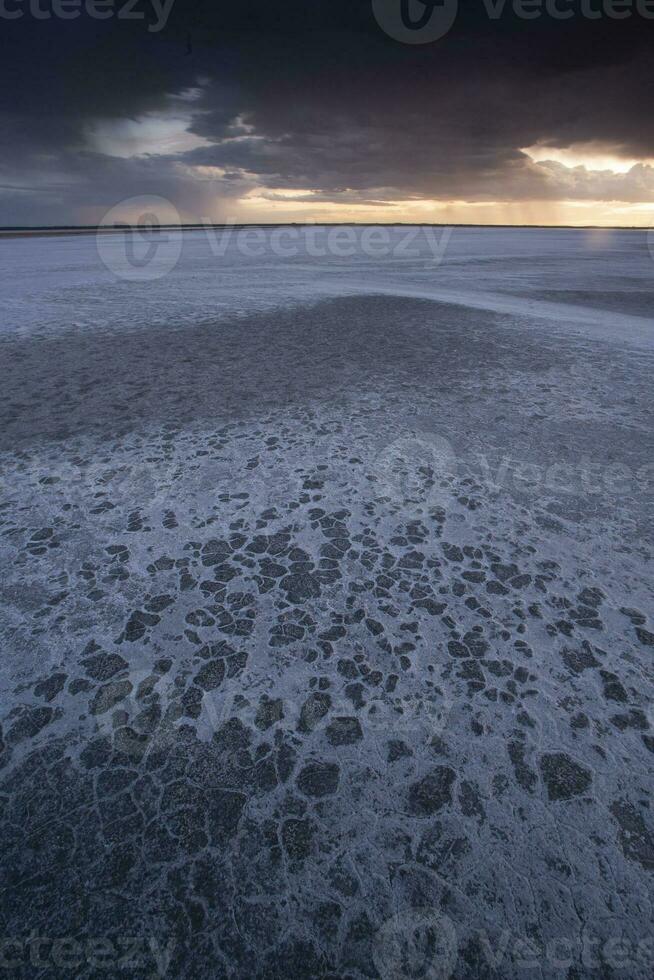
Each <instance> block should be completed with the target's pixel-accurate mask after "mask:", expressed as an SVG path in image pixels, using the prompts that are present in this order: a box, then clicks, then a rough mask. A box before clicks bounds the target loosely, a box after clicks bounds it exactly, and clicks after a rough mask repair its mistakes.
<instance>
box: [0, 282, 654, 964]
mask: <svg viewBox="0 0 654 980" xmlns="http://www.w3.org/2000/svg"><path fill="white" fill-rule="evenodd" d="M537 326H538V327H539V328H540V329H537V328H536V327H534V325H533V324H531V325H530V324H527V325H525V324H519V323H516V322H514V321H513V320H511V318H509V317H506V316H500V315H494V314H484V313H480V312H479V311H466V310H464V309H462V308H454V307H449V306H447V305H443V304H438V303H430V302H423V301H418V300H399V299H398V300H396V299H389V298H381V297H374V296H373V297H367V298H356V299H338V300H332V301H328V302H324V303H320V304H316V305H315V306H313V307H307V308H304V309H296V310H286V311H280V312H279V313H277V314H275V315H274V316H273V315H267V316H260V317H251V318H249V319H242V320H240V321H236V322H233V323H220V324H212V323H206V324H199V325H197V326H195V327H186V328H184V329H183V330H177V329H174V328H169V329H167V330H163V329H154V328H152V329H145V328H144V329H143V330H140V331H136V330H127V329H125V330H122V331H121V329H120V328H119V327H118V326H117V327H116V328H115V329H113V330H104V331H98V332H97V333H96V334H95V335H93V334H90V333H89V332H88V331H87V332H86V333H84V334H82V333H81V332H75V331H74V330H71V331H70V332H66V333H62V334H58V335H52V334H46V333H44V334H42V335H40V336H31V337H30V336H27V337H26V336H22V337H13V338H5V339H4V340H3V341H2V345H3V352H2V353H3V357H5V358H7V359H8V360H7V363H9V362H11V363H12V364H13V366H14V371H13V373H12V375H11V376H10V377H9V378H8V379H6V381H5V383H4V385H3V395H2V404H1V412H2V437H1V438H2V471H3V481H2V496H1V501H0V530H1V535H2V536H1V539H0V542H1V543H0V549H1V550H0V557H1V561H2V584H1V590H2V600H3V611H2V634H1V635H2V653H3V656H2V674H3V701H2V719H1V720H2V727H1V729H0V732H1V736H0V801H1V806H0V826H1V834H2V880H1V885H2V912H1V916H2V919H1V926H2V928H1V930H0V934H1V935H2V936H4V937H12V938H16V937H17V938H18V940H19V941H20V942H25V941H27V940H28V939H29V937H33V936H35V935H38V936H40V937H45V938H46V940H47V941H46V942H44V944H43V945H42V946H40V947H39V950H40V954H39V955H40V956H41V959H38V958H37V959H36V960H35V961H34V962H31V961H30V960H29V957H28V956H27V954H25V955H24V957H23V960H21V962H22V963H23V966H22V967H21V968H20V969H19V970H18V972H20V971H21V969H22V971H23V972H24V974H25V975H28V974H29V975H43V976H50V975H52V971H53V969H55V967H54V966H53V960H52V955H53V953H52V942H51V941H52V940H54V939H61V938H62V937H73V938H74V939H75V941H76V942H78V943H80V944H81V948H82V949H86V948H87V947H86V946H84V943H88V942H89V941H91V940H96V939H97V938H98V937H102V940H103V942H104V943H105V961H104V967H103V968H100V967H99V966H98V965H97V962H96V961H95V960H93V961H91V960H90V959H89V958H88V956H87V958H86V959H82V961H81V963H80V964H79V965H78V966H76V967H75V969H74V970H72V971H71V970H70V969H69V970H68V975H71V974H72V975H78V976H87V975H88V976H96V975H103V976H106V975H107V972H108V971H109V972H110V973H111V972H113V974H116V975H118V974H120V975H126V971H127V973H128V974H129V975H130V976H141V975H143V976H153V975H157V974H159V975H161V974H163V973H166V975H167V976H174V977H193V978H197V977H212V978H213V977H221V976H225V977H231V976H234V977H248V978H249V977H280V978H282V977H284V978H286V977H294V978H295V977H298V978H299V977H327V976H330V977H334V978H336V977H339V978H341V977H343V978H345V977H351V978H363V977H377V976H384V977H386V976H388V977H391V976H402V975H419V974H411V972H410V969H409V966H405V967H402V969H401V968H400V965H398V964H399V963H400V960H398V958H397V957H398V956H400V954H399V953H398V954H397V956H395V957H394V956H393V955H390V956H389V946H388V943H387V942H386V941H385V940H384V939H383V937H384V936H386V937H387V936H388V930H389V928H390V929H391V932H392V930H393V929H396V931H399V933H400V934H401V933H402V929H403V928H404V930H405V931H406V932H407V933H410V931H411V929H412V927H413V923H414V919H416V918H417V917H418V916H420V915H423V914H424V912H425V910H429V911H430V914H432V915H436V916H444V917H446V919H447V921H448V922H450V923H452V925H453V927H454V929H455V932H456V945H457V950H458V954H457V956H456V957H455V960H454V961H453V962H452V963H451V970H452V973H453V976H455V977H457V978H476V977H513V976H516V977H518V976H523V975H524V976H527V975H528V976H534V975H538V976H550V975H552V976H565V977H568V978H569V980H578V978H582V977H587V976H588V977H590V976H606V977H614V976H623V977H624V976H629V977H630V978H634V977H635V978H641V977H642V978H645V977H650V976H651V975H652V955H653V954H652V947H651V945H650V946H647V944H646V943H645V944H644V943H643V940H647V939H648V938H649V937H650V934H651V921H652V917H651V912H652V908H651V899H652V893H651V886H652V874H653V872H654V839H653V830H652V828H653V823H654V821H653V816H652V811H651V799H650V789H651V775H652V766H653V756H652V753H653V752H654V731H653V729H652V723H653V721H654V719H653V717H652V714H651V712H650V711H649V704H650V702H651V694H652V654H653V649H654V648H653V644H654V625H653V622H652V613H653V610H652V601H651V592H650V590H649V587H648V584H647V583H648V575H649V574H650V569H649V567H648V566H649V562H650V557H651V552H650V544H649V542H650V541H651V526H650V525H649V523H648V517H649V514H650V513H651V512H650V505H651V497H649V498H648V493H651V491H650V490H649V488H648V486H647V485H646V483H645V484H644V483H643V481H642V479H641V483H640V484H639V485H638V486H635V485H634V486H631V487H630V488H629V489H628V490H625V488H624V486H623V485H621V484H618V485H615V484H612V483H611V481H607V480H606V479H604V474H605V468H606V465H607V464H608V462H613V463H615V462H618V463H623V464H626V465H628V466H629V467H630V471H631V472H632V473H635V472H636V471H639V469H640V468H642V467H643V466H647V464H648V463H649V462H650V461H651V448H652V446H651V436H650V433H651V422H652V419H651V400H650V395H649V391H650V384H651V357H650V356H649V355H646V354H642V353H630V352H629V351H628V350H623V349H620V348H619V347H618V346H617V345H612V344H609V343H606V342H598V343H593V344H591V343H590V342H588V341H584V340H581V339H578V338H577V339H575V338H565V337H562V336H558V337H557V336H552V335H551V334H550V333H548V331H546V330H545V329H543V328H542V324H539V325H537ZM441 439H446V440H448V442H449V444H450V445H451V446H452V449H453V452H454V456H455V459H454V461H452V460H451V459H450V460H449V461H448V465H447V466H446V467H444V469H443V471H442V472H440V471H439V465H438V460H439V457H438V456H437V455H435V454H434V452H433V451H432V450H433V446H434V445H436V444H439V445H440V443H438V440H441ZM648 439H649V440H650V441H649V442H648ZM434 440H436V442H435V441H434ZM482 455H483V456H484V457H485V459H486V460H487V463H488V466H486V465H485V464H484V465H481V464H480V463H479V461H480V459H481V458H482ZM505 456H508V457H510V458H511V459H512V460H520V461H522V462H523V463H525V462H528V463H537V464H539V465H542V464H552V463H567V464H571V465H572V466H576V465H578V464H579V461H580V460H581V459H583V458H584V457H587V458H588V460H589V461H590V464H589V465H592V466H595V467H596V468H595V469H594V470H592V472H593V474H594V475H593V476H592V478H591V480H590V483H589V481H588V480H586V481H585V482H584V483H583V484H582V483H581V482H577V483H575V484H574V486H572V487H571V488H568V490H566V491H563V490H560V489H557V487H556V486H553V487H552V486H544V485H537V486H533V485H531V486H530V485H528V484H527V483H526V482H525V481H522V482H520V481H519V480H518V479H513V478H509V477H508V476H506V477H505V478H504V480H503V485H497V483H496V484H493V483H492V482H491V483H489V480H488V472H487V470H488V467H490V468H491V469H492V470H493V472H496V469H497V467H498V466H499V464H500V462H501V459H502V458H503V457H505ZM641 475H642V474H641ZM395 917H399V918H395ZM389 920H390V927H389V925H388V923H389ZM402 924H404V925H402ZM380 936H381V937H382V938H381V939H380ZM507 936H508V937H509V938H510V941H509V942H508V943H507ZM129 937H133V938H134V939H135V941H138V942H142V943H143V951H142V955H141V958H140V959H137V960H134V961H133V962H132V963H131V966H129V967H128V968H125V967H124V966H123V965H122V961H120V962H118V961H117V960H116V959H115V958H114V959H112V955H113V956H114V957H115V956H117V955H118V953H117V951H119V950H120V951H122V952H121V955H123V954H124V955H127V951H126V950H123V947H122V945H121V944H122V943H124V942H125V940H126V938H129ZM561 939H564V940H567V942H568V943H569V960H570V963H569V964H568V965H566V966H565V967H563V968H561V967H558V966H553V965H552V963H551V962H550V960H548V959H547V957H546V956H545V954H544V953H543V952H542V950H544V949H545V948H546V947H547V944H548V943H551V942H552V941H553V940H561ZM616 940H621V941H623V942H624V943H626V944H628V949H629V950H630V951H631V953H630V957H631V958H630V960H629V969H628V970H626V971H625V969H622V970H621V969H619V968H617V967H616V966H615V963H614V962H613V963H612V962H611V961H610V957H609V955H608V954H607V952H606V950H607V944H609V943H610V942H612V941H613V942H614V941H616ZM526 941H528V942H530V943H531V944H532V947H535V949H536V950H537V951H541V952H537V953H536V954H535V956H536V960H537V968H536V970H534V967H533V965H532V967H531V968H530V969H529V970H527V971H526V972H525V969H523V966H521V963H520V962H519V961H518V960H517V959H516V957H515V955H514V953H515V946H516V945H517V944H519V943H520V942H526ZM107 944H108V945H107ZM488 944H490V947H491V948H492V950H493V955H489V951H488ZM589 946H592V948H593V951H594V952H593V956H594V960H592V961H590V960H589V958H588V956H587V954H586V953H585V952H584V951H585V950H587V948H588V947H589ZM391 947H392V944H391ZM394 948H395V947H392V949H394ZM107 949H108V950H109V952H108V953H107V952H106V950H107ZM112 950H113V951H114V952H113V953H112ZM153 950H164V951H165V953H166V956H165V957H164V960H163V961H161V960H157V961H156V962H155V958H154V954H153V952H152V951H153ZM13 952H15V950H14V951H13ZM522 955H523V956H524V954H522ZM168 957H169V958H168ZM532 959H533V957H532ZM434 962H435V961H434ZM107 964H109V966H110V969H109V967H108V966H107ZM434 969H435V967H433V968H432V967H428V969H427V972H425V973H423V975H425V976H441V975H445V974H444V972H443V971H441V973H436V972H434ZM403 970H404V972H403ZM430 970H431V972H430ZM121 971H122V972H121ZM64 972H66V971H64Z"/></svg>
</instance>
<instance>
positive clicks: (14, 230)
mask: <svg viewBox="0 0 654 980" xmlns="http://www.w3.org/2000/svg"><path fill="white" fill-rule="evenodd" d="M649 227H650V226H649V225H490V224H489V225H480V224H474V223H469V224H468V223H466V224H462V223H460V222H451V221H450V222H448V221H439V222H431V221H315V222H311V223H309V222H306V221H270V222H266V221H252V222H247V223H242V224H218V223H217V224H204V225H203V224H181V225H159V226H158V227H156V228H152V229H148V230H149V231H151V232H152V231H204V230H206V229H213V230H218V231H220V230H225V229H226V228H233V229H237V230H238V229H242V228H477V229H479V230H482V229H486V228H488V229H489V230H493V229H498V228H499V229H511V228H514V229H516V230H524V229H533V230H541V231H648V230H649ZM139 230H143V229H139V228H138V227H136V226H132V225H127V224H125V225H124V226H123V225H121V226H120V227H116V228H107V227H99V226H98V225H60V226H51V227H47V226H46V227H41V228H39V227H35V228H28V227H20V226H16V227H11V226H9V227H5V228H0V239H2V238H37V237H40V238H51V237H62V236H66V235H115V234H121V233H123V234H124V233H125V232H135V231H139Z"/></svg>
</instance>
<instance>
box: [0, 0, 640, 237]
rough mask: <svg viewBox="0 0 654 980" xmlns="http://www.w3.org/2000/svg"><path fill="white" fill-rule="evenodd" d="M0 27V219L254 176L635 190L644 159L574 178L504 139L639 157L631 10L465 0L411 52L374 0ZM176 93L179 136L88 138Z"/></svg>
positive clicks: (348, 190)
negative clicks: (119, 147) (155, 148)
mask: <svg viewBox="0 0 654 980" xmlns="http://www.w3.org/2000/svg"><path fill="white" fill-rule="evenodd" d="M42 2H43V3H44V4H45V2H46V0H42ZM596 2H597V3H599V0H596ZM142 9H143V11H144V12H145V11H149V9H150V7H149V4H148V3H146V2H143V4H142ZM0 32H1V38H2V64H1V67H0V72H1V75H2V81H3V84H2V86H0V124H1V125H2V132H3V151H2V155H1V157H0V161H1V162H0V184H2V185H3V187H0V221H2V222H3V223H5V224H10V223H11V224H16V223H47V221H48V220H50V221H65V220H72V219H73V217H74V215H73V212H76V213H78V214H79V210H80V209H84V208H92V207H98V208H103V207H104V208H106V207H109V206H111V205H112V204H114V203H116V201H118V200H120V199H121V198H124V197H128V196H131V195H135V194H144V193H148V194H161V195H162V196H166V197H170V199H171V200H173V201H175V202H176V203H180V202H181V203H183V204H184V207H185V209H186V211H187V212H191V211H193V210H194V209H195V208H197V209H200V210H202V208H203V207H204V206H205V204H206V194H207V193H210V195H211V196H212V197H213V198H214V199H217V200H219V201H220V200H223V201H225V202H229V201H230V200H232V199H233V198H235V197H237V196H239V194H241V193H243V192H244V191H245V190H248V189H250V188H251V187H254V186H257V184H260V185H261V186H262V187H264V188H265V187H268V188H277V189H282V188H289V189H292V190H294V191H295V190H297V191H301V190H307V191H309V190H310V191H314V192H315V195H316V196H315V200H324V201H329V200H333V201H339V200H340V201H343V202H352V201H370V200H373V199H378V200H394V199H398V200H399V199H406V198H411V197H418V198H419V197H428V198H440V199H445V200H447V199H453V198H460V199H467V200H521V199H545V200H547V199H550V198H551V199H556V198H557V197H561V196H572V197H576V198H579V199H586V198H592V197H593V195H595V194H597V195H600V196H603V197H604V199H607V200H625V201H629V200H648V199H651V195H652V184H651V179H650V177H651V175H650V174H648V173H647V172H645V173H644V174H643V173H635V174H632V175H626V176H621V175H618V176H617V177H611V176H607V177H606V178H605V179H600V178H598V177H597V175H595V176H591V175H585V176H584V175H583V174H581V173H577V175H576V176H574V175H572V176H571V174H570V173H569V172H568V171H566V168H561V167H558V169H557V167H556V166H554V165H547V166H536V165H534V164H533V162H532V161H531V160H530V159H529V158H528V157H526V156H525V155H524V154H522V153H521V152H520V149H521V148H522V147H526V146H530V145H533V144H535V143H537V142H538V143H549V144H550V145H552V146H554V147H559V148H560V147H565V146H569V145H571V144H575V143H580V142H592V141H596V142H598V143H601V144H606V145H611V146H614V147H616V152H621V153H622V154H624V156H626V157H634V158H643V157H650V156H652V157H654V119H653V118H652V113H651V112H650V109H649V107H650V106H651V104H652V101H653V100H652V97H653V96H654V91H653V89H654V80H653V79H652V72H651V52H652V45H653V43H654V22H652V21H645V20H643V19H642V18H639V17H635V16H634V17H632V18H630V19H627V20H612V19H608V18H604V19H601V20H594V21H589V20H587V19H584V18H582V17H581V16H576V17H575V18H573V19H571V20H566V21H552V20H551V19H548V18H546V17H542V18H540V19H539V20H529V21H526V20H521V19H519V18H517V17H515V16H514V15H513V14H512V13H511V10H510V6H507V8H505V12H504V14H503V16H502V17H501V18H500V19H499V20H490V19H489V18H488V16H487V14H486V12H485V8H484V5H483V3H482V0H475V2H469V3H461V4H460V10H459V15H458V17H457V20H456V23H455V26H454V28H453V29H452V30H451V31H450V33H449V34H448V35H447V36H446V37H444V38H442V39H441V40H439V41H437V42H435V43H434V44H428V45H424V46H420V45H404V44H400V43H398V42H397V41H394V40H393V39H391V38H389V37H388V36H386V35H385V34H384V33H383V31H382V30H381V29H380V28H379V26H378V25H377V23H376V21H375V19H374V17H373V16H372V12H371V3H370V0H347V2H344V0H324V2H322V0H320V2H317V0H313V2H310V0H301V2H300V0H284V2H282V0H279V2H278V0H239V2H238V3H236V2H233V3H224V2H220V0H195V2H191V0H176V3H175V5H174V7H173V9H172V12H171V15H170V18H169V20H168V22H167V24H166V26H165V28H164V29H163V30H161V31H159V32H157V33H152V32H148V30H147V22H145V21H124V20H118V19H117V18H113V19H109V20H104V21H98V20H93V19H90V18H88V17H86V16H84V15H82V16H81V17H80V18H78V19H76V20H72V21H65V22H62V21H57V20H54V19H53V20H49V21H35V20H34V19H33V18H30V17H29V16H25V17H23V18H21V19H17V20H12V21H0ZM189 90H193V96H192V97H191V98H188V99H187V100H186V101H185V100H184V99H181V100H178V101H177V102H175V99H174V96H175V95H179V94H180V93H184V92H188V91H189ZM180 106H182V108H183V109H184V113H185V114H186V117H187V118H188V127H189V130H190V131H191V132H192V133H193V134H195V136H196V137H198V139H197V140H196V141H195V142H196V143H198V144H202V145H198V146H197V148H195V149H188V150H186V151H185V152H182V150H181V149H180V148H179V147H176V148H174V149H173V150H172V151H171V152H168V153H166V154H163V153H160V154H159V155H157V156H153V155H151V156H138V157H132V158H131V159H125V158H123V157H124V156H125V154H123V156H122V157H121V156H117V155H114V152H120V151H114V150H112V146H111V138H108V139H105V140H104V141H103V142H102V145H101V146H98V145H97V142H96V143H95V144H94V141H93V139H92V136H91V135H90V134H92V133H93V132H94V131H95V130H94V128H96V129H97V127H98V125H103V124H105V125H106V124H107V122H108V121H109V122H110V121H113V122H114V123H118V124H120V123H121V121H124V122H125V123H126V124H127V121H129V120H139V119H140V120H142V119H143V117H144V116H147V114H151V115H152V114H154V115H155V116H156V115H157V114H159V115H163V116H165V115H166V113H168V114H171V113H173V112H174V111H177V112H178V113H179V112H180V111H181V110H180ZM146 129H147V127H146ZM190 166H193V167H203V168H220V171H221V172H220V173H219V172H218V171H216V172H215V173H216V177H215V179H214V180H212V181H211V182H207V181H204V180H203V179H202V177H201V174H202V171H193V172H192V171H190V170H189V167H190ZM641 169H643V168H641ZM644 169H645V171H646V170H647V168H644ZM224 170H226V171H228V173H227V174H222V175H221V173H222V171H224ZM199 175H200V176H199ZM209 184H210V187H209ZM8 188H9V189H8ZM34 188H37V189H38V190H34ZM286 200H288V198H286ZM67 215H68V217H67ZM21 216H22V220H21Z"/></svg>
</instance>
